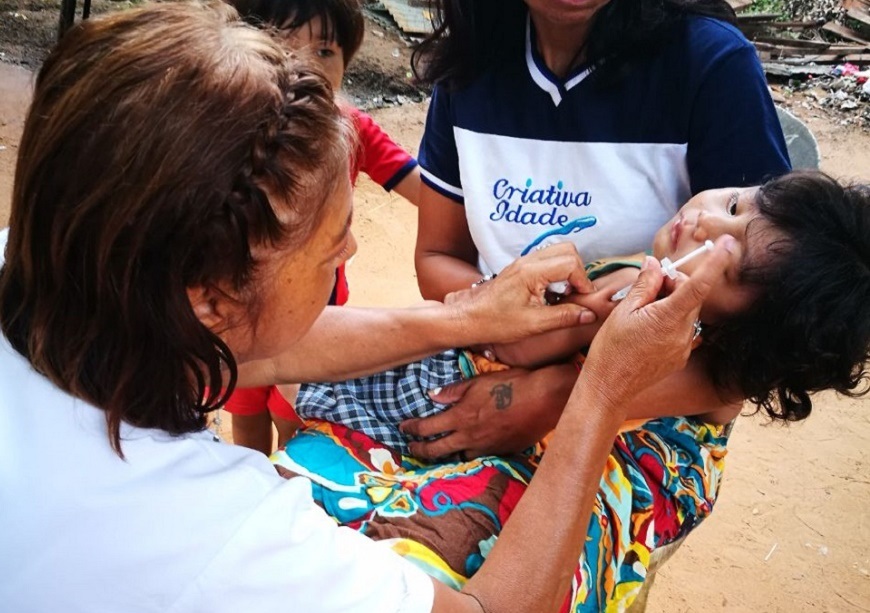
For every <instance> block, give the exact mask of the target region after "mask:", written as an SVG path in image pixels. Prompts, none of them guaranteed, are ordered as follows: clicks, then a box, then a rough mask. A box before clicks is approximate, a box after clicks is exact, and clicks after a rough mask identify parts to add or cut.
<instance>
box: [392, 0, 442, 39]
mask: <svg viewBox="0 0 870 613" xmlns="http://www.w3.org/2000/svg"><path fill="white" fill-rule="evenodd" d="M381 2H382V3H383V5H384V7H385V8H386V9H387V10H388V11H389V12H390V15H392V17H393V19H395V20H396V23H397V24H399V27H400V28H401V29H402V31H403V32H404V33H405V34H430V33H431V32H432V22H431V20H430V18H429V12H430V11H429V9H428V8H427V7H426V6H421V4H423V3H421V2H420V1H419V0H381Z"/></svg>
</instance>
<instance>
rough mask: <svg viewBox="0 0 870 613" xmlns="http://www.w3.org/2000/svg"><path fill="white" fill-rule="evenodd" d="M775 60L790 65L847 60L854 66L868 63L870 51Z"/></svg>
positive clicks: (835, 62) (840, 62) (838, 62)
mask: <svg viewBox="0 0 870 613" xmlns="http://www.w3.org/2000/svg"><path fill="white" fill-rule="evenodd" d="M775 61H777V62H781V63H783V64H791V65H799V64H809V63H810V62H814V63H816V64H844V63H846V62H849V63H850V64H855V65H856V66H862V65H867V64H870V53H857V54H850V55H831V54H824V55H805V56H803V57H784V58H782V59H777V60H775Z"/></svg>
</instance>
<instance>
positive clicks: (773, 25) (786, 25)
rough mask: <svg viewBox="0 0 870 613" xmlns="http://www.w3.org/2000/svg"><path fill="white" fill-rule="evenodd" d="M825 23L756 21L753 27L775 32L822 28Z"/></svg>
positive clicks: (818, 20)
mask: <svg viewBox="0 0 870 613" xmlns="http://www.w3.org/2000/svg"><path fill="white" fill-rule="evenodd" d="M824 23H825V20H824V19H816V20H815V21H754V22H752V24H751V27H753V28H755V27H759V28H770V29H773V30H809V29H812V28H818V27H821V26H822V24H824ZM747 25H750V24H747Z"/></svg>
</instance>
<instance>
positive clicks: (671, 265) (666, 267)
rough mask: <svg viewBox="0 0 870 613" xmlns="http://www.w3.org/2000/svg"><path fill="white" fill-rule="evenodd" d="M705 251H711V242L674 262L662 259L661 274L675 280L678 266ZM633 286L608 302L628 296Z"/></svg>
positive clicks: (627, 287) (624, 289)
mask: <svg viewBox="0 0 870 613" xmlns="http://www.w3.org/2000/svg"><path fill="white" fill-rule="evenodd" d="M707 251H713V241H705V242H704V244H703V245H701V246H700V247H698V248H697V249H695V250H694V251H691V252H689V253H687V254H686V255H684V256H683V257H681V258H680V259H679V260H677V261H676V262H671V259H670V258H662V261H661V265H662V272H663V273H665V274H666V275H667V276H668V277H670V278H671V279H676V278H677V268H679V267H680V266H682V265H683V264H685V263H686V262H688V261H690V260H693V259H694V258H696V257H698V256H699V255H701V254H702V253H706V252H707ZM633 285H634V284H633V283H632V284H631V285H626V286H625V287H623V288H622V289H621V290H619V291H618V292H616V293H615V294H613V295H612V296H611V297H610V300H611V301H613V302H616V301H617V300H622V299H623V298H625V297H626V296H628V292H630V291H631V288H632V286H633Z"/></svg>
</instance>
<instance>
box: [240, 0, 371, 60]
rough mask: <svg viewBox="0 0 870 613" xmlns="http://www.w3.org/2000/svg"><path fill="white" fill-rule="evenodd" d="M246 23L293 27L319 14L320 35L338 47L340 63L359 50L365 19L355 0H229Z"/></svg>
mask: <svg viewBox="0 0 870 613" xmlns="http://www.w3.org/2000/svg"><path fill="white" fill-rule="evenodd" d="M229 2H230V4H232V5H233V6H235V7H236V9H237V10H238V11H239V14H241V16H242V19H244V20H245V21H246V22H248V23H249V24H251V25H253V26H256V27H258V28H263V27H266V28H275V29H277V30H296V29H298V28H301V27H303V26H306V24H308V22H310V21H311V20H312V19H314V18H315V17H320V24H321V32H320V37H321V38H322V39H323V40H328V41H330V42H332V41H335V42H336V43H338V45H339V46H340V47H341V52H342V55H343V57H344V65H345V67H347V65H348V64H349V63H350V61H351V60H352V59H353V56H354V55H355V54H356V52H357V51H359V47H360V45H361V44H362V40H363V35H364V34H365V22H364V20H363V14H362V10H361V9H360V4H359V0H229Z"/></svg>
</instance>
